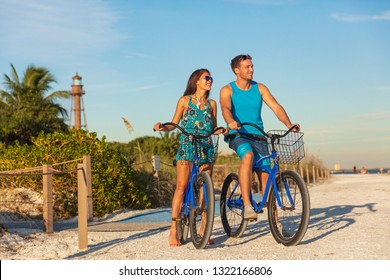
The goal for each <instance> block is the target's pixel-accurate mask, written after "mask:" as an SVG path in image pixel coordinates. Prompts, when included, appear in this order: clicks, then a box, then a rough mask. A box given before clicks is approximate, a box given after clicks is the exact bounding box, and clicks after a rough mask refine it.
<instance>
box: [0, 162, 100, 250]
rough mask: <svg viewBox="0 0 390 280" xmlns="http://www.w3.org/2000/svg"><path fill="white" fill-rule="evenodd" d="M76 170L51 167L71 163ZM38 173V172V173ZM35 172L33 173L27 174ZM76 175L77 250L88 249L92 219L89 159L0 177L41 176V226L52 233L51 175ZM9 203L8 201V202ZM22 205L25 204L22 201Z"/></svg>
mask: <svg viewBox="0 0 390 280" xmlns="http://www.w3.org/2000/svg"><path fill="white" fill-rule="evenodd" d="M80 161H81V162H82V163H78V164H77V168H73V169H69V170H58V169H54V168H53V166H60V165H64V164H68V163H72V162H80ZM38 171H40V172H38ZM29 172H35V173H29ZM68 173H77V196H78V198H77V204H78V205H77V206H78V238H79V249H86V248H88V220H91V219H92V217H93V205H92V173H91V157H90V156H89V155H86V156H83V157H82V158H79V159H74V160H69V161H65V162H60V163H54V164H47V165H43V166H39V167H33V168H25V169H17V170H10V171H1V172H0V176H9V177H15V176H42V184H43V225H44V232H46V233H53V232H54V203H53V175H59V174H68ZM8 202H9V201H8ZM23 203H25V202H24V201H23Z"/></svg>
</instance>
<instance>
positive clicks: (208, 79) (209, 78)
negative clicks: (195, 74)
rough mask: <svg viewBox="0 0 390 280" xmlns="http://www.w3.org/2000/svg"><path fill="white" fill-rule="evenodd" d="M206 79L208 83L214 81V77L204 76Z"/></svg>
mask: <svg viewBox="0 0 390 280" xmlns="http://www.w3.org/2000/svg"><path fill="white" fill-rule="evenodd" d="M204 79H205V80H206V82H208V81H211V82H213V81H214V79H213V77H210V76H204Z"/></svg>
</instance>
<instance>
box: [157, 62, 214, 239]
mask: <svg viewBox="0 0 390 280" xmlns="http://www.w3.org/2000/svg"><path fill="white" fill-rule="evenodd" d="M212 83H213V78H212V77H211V75H210V71H208V70H207V69H198V70H195V71H194V72H193V73H192V74H191V76H190V78H189V79H188V83H187V88H186V90H185V91H184V94H183V96H182V97H180V99H179V101H178V103H177V106H176V112H175V114H174V116H173V119H172V122H173V123H175V124H178V123H179V121H181V123H180V125H181V126H182V127H183V128H184V129H185V130H186V131H187V132H189V133H196V134H207V133H209V132H211V131H212V130H213V129H214V128H215V127H217V104H216V102H215V101H214V100H212V99H209V94H210V90H211V85H212ZM154 129H155V130H156V131H171V130H173V129H174V127H173V126H169V125H167V126H164V127H161V123H160V122H158V123H156V124H155V125H154ZM200 141H201V144H200V145H199V146H200V147H199V149H200V151H201V152H200V155H199V156H200V158H199V163H200V164H201V166H200V171H206V172H208V173H209V174H210V176H211V175H212V168H213V166H212V164H213V162H214V146H213V143H212V141H210V139H201V140H200ZM176 160H177V164H176V171H177V175H176V176H177V180H176V190H175V193H174V195H173V199H172V225H171V230H170V234H169V245H170V246H171V247H174V246H180V240H179V239H178V236H177V225H176V219H177V218H178V217H179V216H180V209H181V205H182V203H183V197H184V193H185V190H186V188H187V185H188V181H189V179H190V173H191V164H192V160H193V147H192V145H191V141H188V136H185V135H184V134H182V135H181V137H180V142H179V147H178V151H177V154H176ZM209 243H211V244H212V243H213V241H212V240H210V241H209Z"/></svg>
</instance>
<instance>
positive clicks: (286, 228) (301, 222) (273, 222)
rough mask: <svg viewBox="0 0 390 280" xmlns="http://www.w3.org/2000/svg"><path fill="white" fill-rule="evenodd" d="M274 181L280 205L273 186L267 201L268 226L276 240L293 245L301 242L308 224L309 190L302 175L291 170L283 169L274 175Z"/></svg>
mask: <svg viewBox="0 0 390 280" xmlns="http://www.w3.org/2000/svg"><path fill="white" fill-rule="evenodd" d="M276 182H277V189H278V194H279V197H280V200H281V202H282V207H281V208H279V207H278V204H277V201H276V196H275V193H274V190H273V188H274V187H275V186H273V188H272V189H271V193H270V196H269V203H268V222H269V226H270V229H271V232H272V235H273V237H274V238H275V240H276V242H278V243H282V244H283V245H285V246H294V245H297V244H298V243H299V242H301V240H302V238H303V237H304V235H305V233H306V230H307V227H308V224H309V218H310V197H309V191H308V189H307V187H306V184H305V182H304V181H303V179H302V177H301V176H300V175H299V174H298V173H297V172H295V171H293V170H286V171H283V172H282V173H281V174H279V175H278V176H277V177H276ZM286 190H289V193H290V194H291V200H292V202H293V203H291V201H290V199H289V198H288V192H287V191H286Z"/></svg>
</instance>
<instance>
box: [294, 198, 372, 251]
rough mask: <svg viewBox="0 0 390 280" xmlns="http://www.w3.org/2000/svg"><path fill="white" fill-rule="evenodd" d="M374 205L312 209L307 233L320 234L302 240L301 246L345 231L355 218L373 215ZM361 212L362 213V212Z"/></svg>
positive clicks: (354, 221) (353, 222)
mask: <svg viewBox="0 0 390 280" xmlns="http://www.w3.org/2000/svg"><path fill="white" fill-rule="evenodd" d="M375 205H376V203H366V204H362V205H334V206H329V207H325V208H314V209H311V211H310V221H309V226H308V231H310V232H314V233H315V232H318V233H320V234H319V235H317V236H313V237H311V238H309V239H305V237H304V238H303V241H302V242H301V244H310V243H312V242H316V241H317V240H319V239H322V238H324V237H326V236H328V235H331V234H333V233H335V232H337V231H340V230H343V229H346V228H348V227H350V226H351V225H353V224H355V223H356V219H355V217H357V216H362V215H366V214H369V213H374V212H376V211H377V210H375V208H374V206H375ZM362 210H363V211H362Z"/></svg>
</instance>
